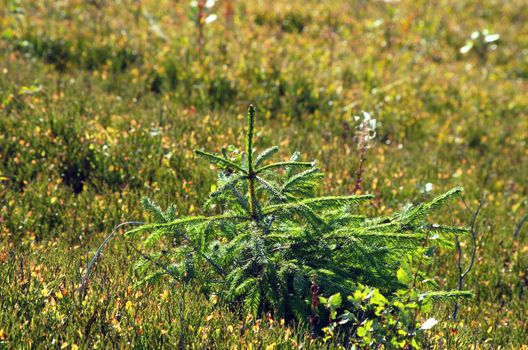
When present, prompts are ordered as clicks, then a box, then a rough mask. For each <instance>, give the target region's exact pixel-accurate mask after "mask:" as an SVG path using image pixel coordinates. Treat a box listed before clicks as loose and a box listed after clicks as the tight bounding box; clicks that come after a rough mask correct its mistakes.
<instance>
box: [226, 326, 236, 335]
mask: <svg viewBox="0 0 528 350" xmlns="http://www.w3.org/2000/svg"><path fill="white" fill-rule="evenodd" d="M233 330H234V328H233V326H232V325H229V326H227V331H228V332H229V333H233Z"/></svg>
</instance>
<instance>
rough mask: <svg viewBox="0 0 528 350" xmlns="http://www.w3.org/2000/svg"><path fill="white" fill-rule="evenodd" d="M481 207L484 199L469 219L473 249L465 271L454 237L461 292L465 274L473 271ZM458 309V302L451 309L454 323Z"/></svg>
mask: <svg viewBox="0 0 528 350" xmlns="http://www.w3.org/2000/svg"><path fill="white" fill-rule="evenodd" d="M463 203H464V206H465V207H466V209H468V210H469V209H470V208H469V205H468V204H467V203H466V202H465V201H463ZM483 206H484V199H480V200H479V205H478V207H477V210H475V212H474V213H473V218H472V219H471V226H470V230H469V232H470V234H471V240H472V244H473V249H472V251H471V260H470V262H469V265H468V266H467V267H466V269H464V268H463V266H462V246H461V245H460V240H459V239H458V235H456V236H455V243H456V248H457V252H458V263H457V264H458V290H459V291H461V290H462V288H463V286H464V279H465V278H466V276H467V274H468V273H469V272H471V270H472V269H473V266H474V265H475V258H476V256H477V246H478V244H477V243H478V242H477V231H476V223H477V218H478V215H479V213H480V211H481V209H482V207H483ZM458 309H459V304H458V301H456V302H455V307H454V309H453V314H452V316H451V318H452V319H453V320H454V321H456V318H457V315H458Z"/></svg>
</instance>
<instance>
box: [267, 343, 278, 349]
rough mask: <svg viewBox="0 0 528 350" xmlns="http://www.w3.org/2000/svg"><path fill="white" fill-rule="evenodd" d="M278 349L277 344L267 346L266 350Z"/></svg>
mask: <svg viewBox="0 0 528 350" xmlns="http://www.w3.org/2000/svg"><path fill="white" fill-rule="evenodd" d="M276 347H277V344H275V343H271V344H269V345H267V346H266V350H275V348H276Z"/></svg>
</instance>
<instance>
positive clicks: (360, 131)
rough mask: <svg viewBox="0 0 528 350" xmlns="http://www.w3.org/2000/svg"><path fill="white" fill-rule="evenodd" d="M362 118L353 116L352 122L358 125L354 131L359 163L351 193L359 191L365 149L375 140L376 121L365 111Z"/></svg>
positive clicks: (365, 153)
mask: <svg viewBox="0 0 528 350" xmlns="http://www.w3.org/2000/svg"><path fill="white" fill-rule="evenodd" d="M361 113H362V116H361V117H360V116H354V121H355V122H356V123H358V124H357V125H356V131H355V141H356V144H357V148H358V151H359V163H358V166H357V168H356V182H355V185H354V190H353V193H357V192H358V191H359V190H360V189H361V184H362V182H363V172H364V164H365V160H366V155H367V149H369V148H371V147H372V146H373V144H374V139H375V138H376V127H377V121H376V119H374V118H372V117H371V115H370V114H369V113H367V112H365V111H362V112H361Z"/></svg>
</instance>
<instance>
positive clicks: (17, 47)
mask: <svg viewBox="0 0 528 350" xmlns="http://www.w3.org/2000/svg"><path fill="white" fill-rule="evenodd" d="M208 3H209V4H208V6H204V8H203V9H202V8H200V6H195V4H192V2H191V3H189V2H188V1H176V0H174V1H170V0H162V1H154V0H121V1H99V0H92V1H81V0H71V1H51V2H50V1H24V0H19V1H16V0H0V24H1V25H0V35H1V37H0V349H44V348H54V349H79V348H137V349H142V348H177V347H183V348H189V349H211V348H219V349H238V348H240V349H267V350H271V349H290V348H292V349H298V348H302V349H323V348H332V349H333V348H338V347H339V346H342V345H340V342H339V339H338V336H337V335H336V336H335V337H328V338H322V337H312V336H311V335H310V332H309V331H308V330H307V328H306V327H305V325H302V324H291V323H288V322H284V320H281V319H280V318H277V319H275V318H273V317H271V316H269V317H266V316H262V315H261V316H262V317H260V318H258V317H254V316H252V315H249V314H246V313H245V312H244V311H243V310H241V309H237V308H233V307H231V306H230V305H226V304H224V303H223V302H222V300H218V298H217V297H216V296H215V295H207V294H205V293H203V292H202V290H201V289H200V284H199V282H194V281H191V282H189V283H186V282H183V283H175V282H173V281H172V280H170V279H164V280H162V281H161V282H160V283H155V284H152V285H141V286H137V285H136V284H137V282H138V280H139V278H138V276H137V271H136V270H135V269H134V265H135V263H136V262H137V261H138V260H139V259H140V258H141V256H140V254H141V252H139V253H138V251H137V250H136V249H135V247H136V246H140V247H141V241H139V240H133V239H128V238H125V237H124V236H123V234H122V231H119V233H118V234H117V235H116V236H115V237H114V238H113V239H112V240H111V241H110V242H109V243H108V244H107V245H106V247H105V248H104V250H103V252H102V254H101V256H100V257H99V259H98V261H97V264H96V265H95V268H94V269H93V271H92V274H91V276H90V279H89V283H88V285H87V289H86V292H85V294H83V293H80V290H79V288H80V285H81V280H82V278H83V275H84V274H85V272H86V268H87V266H88V264H89V263H90V260H91V259H92V257H93V256H94V254H95V252H96V250H97V248H98V247H99V245H100V244H101V243H102V242H103V240H104V238H105V237H106V236H107V235H108V234H109V233H110V232H111V231H112V230H113V229H114V227H115V226H116V225H118V224H119V223H121V222H125V221H135V220H139V221H149V220H150V219H149V216H147V214H146V213H145V211H144V210H143V208H142V204H141V198H142V197H144V196H148V197H150V198H152V199H154V200H155V201H156V202H157V203H158V204H159V205H160V206H162V207H164V208H165V207H167V206H168V205H170V204H175V208H176V213H177V214H178V215H199V214H201V213H202V212H203V209H202V204H203V203H204V202H205V199H206V198H207V195H208V194H209V192H211V190H214V188H215V187H214V184H215V182H216V178H215V175H214V172H212V171H211V169H212V167H210V166H208V165H207V163H206V162H201V161H198V160H197V157H196V155H195V154H194V153H193V149H207V150H215V151H219V150H220V149H221V148H222V147H227V146H229V145H233V144H236V145H239V146H242V144H241V141H240V140H242V139H243V135H244V134H245V132H246V131H245V127H246V124H245V121H246V110H247V108H248V105H249V104H254V105H255V106H256V108H257V113H258V119H257V134H256V138H257V147H258V148H259V149H265V148H267V147H271V146H273V145H279V146H280V147H281V150H280V152H279V158H283V159H287V157H289V155H290V154H291V153H292V152H294V151H300V152H301V153H302V154H303V155H304V156H305V157H306V158H307V159H310V160H311V159H316V160H317V165H318V166H319V167H320V168H321V169H322V170H323V171H324V173H325V177H324V181H323V186H322V188H321V192H324V193H325V194H333V195H338V194H351V193H354V192H356V193H357V194H373V195H374V196H375V198H374V200H373V201H371V202H370V204H368V205H364V206H363V207H362V208H363V209H362V210H363V211H364V212H365V214H367V215H391V214H392V213H394V212H395V211H399V210H402V208H405V206H406V205H407V204H409V203H416V202H422V201H428V200H431V199H432V198H433V197H434V196H436V195H439V194H442V193H444V192H446V191H448V190H449V189H451V188H454V187H456V186H461V187H463V188H464V193H463V197H462V199H460V200H457V201H454V202H452V203H451V204H450V205H449V206H448V208H445V209H443V210H441V211H439V212H437V213H435V214H434V215H433V217H434V219H435V220H438V221H441V222H443V223H447V224H452V225H454V226H464V227H470V226H471V227H472V232H473V233H474V236H472V235H463V236H461V237H460V250H457V249H455V250H447V249H442V248H440V249H437V250H435V251H434V252H433V255H434V256H433V257H434V261H433V263H432V264H430V265H428V266H427V272H428V273H429V274H430V275H432V276H434V279H435V282H436V283H437V285H438V286H439V288H440V289H446V290H448V289H449V290H450V289H457V288H458V284H459V280H460V271H459V266H461V268H462V271H463V270H465V269H466V268H467V267H469V266H470V265H472V268H471V269H470V271H469V272H468V273H467V275H466V276H465V278H464V279H463V283H462V284H463V285H462V287H463V288H461V289H465V290H469V291H471V292H472V293H473V298H472V299H470V300H466V301H463V302H461V303H460V305H459V309H458V315H457V318H456V320H453V319H452V317H451V316H452V314H453V308H454V305H453V304H452V303H447V304H444V305H441V306H439V307H435V308H433V309H432V310H431V311H430V312H429V313H428V314H427V315H423V317H424V319H426V318H427V317H430V316H433V317H434V318H435V319H437V320H439V323H438V324H437V325H435V326H434V327H433V328H432V329H431V330H429V331H428V332H427V346H428V347H430V348H438V349H495V348H501V349H519V348H523V347H524V348H526V347H527V346H528V297H527V293H528V222H527V221H528V220H527V215H528V175H527V174H528V80H527V79H528V25H527V24H526V23H528V3H526V1H523V0H512V1H508V2H504V1H498V0H482V1H478V2H474V1H456V0H441V1H425V0H417V1H362V0H357V1H339V0H328V1H315V0H306V1H298V2H294V1H283V0H277V1H272V2H269V1H251V2H247V1H238V0H233V1H228V0H222V1H216V2H214V1H213V2H211V1H208ZM204 4H205V3H204ZM209 5H211V6H210V7H209ZM362 111H366V112H368V113H369V114H370V115H371V116H372V117H373V118H375V119H376V121H377V125H376V135H375V137H374V138H373V140H372V142H371V143H370V144H369V147H368V149H366V150H364V153H363V155H364V156H362V150H361V149H360V148H358V140H357V124H358V121H357V120H356V118H354V117H355V116H361V115H362ZM358 169H361V171H360V175H361V176H360V177H361V178H362V181H361V183H360V186H359V189H358V190H357V191H356V188H355V187H356V186H357V177H358ZM477 211H478V212H477ZM473 237H475V239H476V249H475V251H474V261H473V264H472V263H471V261H472V256H473V243H474V241H473ZM131 244H133V245H131ZM459 263H460V265H459Z"/></svg>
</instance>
